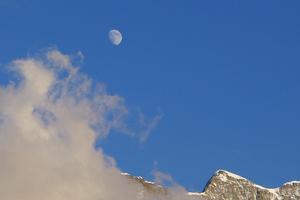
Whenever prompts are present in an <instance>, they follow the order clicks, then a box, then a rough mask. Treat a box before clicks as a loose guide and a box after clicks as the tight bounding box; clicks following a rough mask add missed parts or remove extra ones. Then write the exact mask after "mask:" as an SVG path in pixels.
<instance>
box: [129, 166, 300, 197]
mask: <svg viewBox="0 0 300 200" xmlns="http://www.w3.org/2000/svg"><path fill="white" fill-rule="evenodd" d="M127 176H129V177H130V178H131V179H132V180H135V181H137V182H138V183H140V184H142V185H143V187H144V188H145V190H147V191H149V192H151V193H152V192H154V193H158V194H160V195H161V194H166V195H167V194H168V189H166V188H163V187H162V186H160V185H155V184H154V183H152V182H148V181H146V180H144V179H143V178H141V177H133V176H130V175H127ZM187 196H188V198H187V199H191V200H300V181H292V182H288V183H285V184H284V185H282V186H281V187H279V188H274V189H270V188H264V187H262V186H259V185H256V184H254V183H252V182H251V181H249V180H247V179H246V178H244V177H241V176H238V175H236V174H233V173H230V172H228V171H225V170H218V171H217V172H215V174H214V175H213V176H212V177H211V179H210V180H209V181H208V183H207V184H206V186H205V188H204V190H203V192H188V193H187Z"/></svg>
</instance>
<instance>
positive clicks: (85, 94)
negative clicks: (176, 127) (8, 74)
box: [0, 50, 180, 200]
mask: <svg viewBox="0 0 300 200" xmlns="http://www.w3.org/2000/svg"><path fill="white" fill-rule="evenodd" d="M81 58H83V56H81ZM11 69H12V70H13V71H14V72H15V73H16V74H18V76H19V77H20V78H19V79H18V80H16V81H12V82H11V83H10V84H8V85H4V86H0V177H1V178H0V199H5V200H18V199H22V200H41V199H42V200H54V199H55V200H69V199H72V200H83V199H85V200H99V199H102V200H116V199H123V200H133V199H137V194H140V193H141V190H143V188H142V186H141V185H139V184H134V183H132V182H129V181H128V179H127V178H126V177H124V176H122V175H120V173H121V172H120V170H119V169H118V168H117V167H116V166H115V161H114V159H113V158H111V157H108V156H106V155H105V154H103V152H102V150H101V149H97V150H96V149H95V148H94V143H95V140H96V138H99V137H100V138H101V137H105V136H107V135H108V134H109V133H110V131H111V130H112V129H119V130H120V131H122V130H123V127H124V119H125V118H126V116H127V115H128V109H127V107H126V106H125V104H124V100H123V98H122V97H120V96H118V95H111V94H109V93H108V92H107V91H106V89H105V87H103V85H101V84H97V83H94V82H93V81H92V80H91V79H90V78H89V77H88V76H86V75H84V74H82V73H80V72H79V69H78V68H77V67H74V66H73V65H72V56H68V55H64V54H62V53H61V52H59V51H58V50H50V51H48V52H47V53H46V54H45V55H42V56H39V57H30V58H26V59H18V60H15V61H13V62H12V63H11ZM160 119H161V116H158V117H156V118H154V119H153V120H150V121H146V120H145V119H144V117H141V119H140V120H141V122H142V123H144V124H145V127H146V129H145V132H144V134H143V136H142V138H141V140H145V139H146V138H147V137H148V136H149V133H150V132H151V130H152V129H153V128H154V127H155V126H156V124H157V123H158V121H159V120H160ZM177 197H178V198H177ZM139 198H140V196H139ZM142 199H145V200H147V199H149V198H148V197H147V196H143V197H142ZM161 199H163V197H161ZM172 199H180V198H179V196H177V195H176V198H175V196H174V197H172Z"/></svg>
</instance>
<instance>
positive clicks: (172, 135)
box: [0, 0, 300, 191]
mask: <svg viewBox="0 0 300 200" xmlns="http://www.w3.org/2000/svg"><path fill="white" fill-rule="evenodd" d="M299 10H300V2H299V1H296V0H291V1H277V0H272V1H271V0H268V1H267V0H266V1H221V0H220V1H217V0H215V1H199V0H190V1H183V0H181V1H179V0H172V1H161V0H144V1H140V0H136V1H124V0H115V1H110V0H106V1H104V0H89V1H79V0H78V1H76V0H72V1H71V0H64V1H61V0H51V1H40V0H1V2H0V26H1V31H0V64H1V68H0V83H5V82H7V81H8V80H9V78H10V77H9V75H10V73H8V72H7V71H6V70H5V67H4V64H6V63H7V62H9V61H11V60H12V59H15V58H19V57H24V56H27V55H33V54H35V53H37V52H39V51H40V50H41V49H45V48H48V47H57V48H58V49H59V50H61V51H62V52H64V53H67V54H72V53H74V54H75V53H76V52H78V51H81V52H82V53H83V54H84V56H85V61H84V64H83V66H82V71H83V72H84V73H86V74H88V75H89V76H90V77H92V78H93V79H95V80H97V81H101V82H103V83H105V84H106V85H107V88H108V91H109V92H111V93H112V94H118V95H121V96H123V97H124V98H125V100H126V103H127V105H128V106H129V107H130V108H133V110H134V109H140V110H141V111H142V112H143V113H144V114H145V115H146V116H148V117H153V116H155V115H157V114H158V113H162V114H163V118H162V120H161V121H160V122H159V124H158V125H157V127H156V128H155V129H154V130H153V131H152V133H151V135H150V137H149V138H148V140H146V141H145V142H143V143H140V142H139V141H138V140H137V139H134V138H130V137H128V136H126V135H122V134H116V133H113V134H112V135H110V136H109V137H108V138H106V139H105V140H103V141H101V142H100V143H99V145H101V146H102V147H103V149H104V151H105V152H106V153H107V154H108V155H112V156H113V157H115V159H116V160H117V163H118V166H119V167H120V168H121V169H122V170H123V171H126V172H129V173H131V174H134V175H141V176H144V177H146V178H148V179H151V178H153V177H152V175H151V171H152V170H153V169H159V170H161V171H163V172H166V173H169V174H171V175H172V176H173V177H174V179H175V180H176V181H177V182H178V183H179V184H182V185H183V186H185V187H186V188H187V189H188V190H193V191H200V190H202V188H203V187H204V185H205V183H206V181H207V180H208V179H209V178H210V176H211V175H212V174H213V172H214V171H216V170H217V169H220V168H222V169H226V170H228V171H232V172H234V173H237V174H240V175H242V176H244V177H246V178H249V179H250V180H252V181H254V182H256V183H258V184H261V185H264V186H266V187H276V186H279V185H281V184H282V183H284V182H287V181H289V180H296V179H298V180H299V179H300V171H299V169H300V156H299V153H300V123H299V122H300V92H299V91H300V79H299V75H300V59H299V58H300V12H299ZM113 28H117V29H119V30H120V31H121V32H122V33H123V36H124V38H123V42H122V43H121V45H120V46H113V45H112V44H111V43H110V42H109V40H108V36H107V34H108V31H109V30H110V29H113Z"/></svg>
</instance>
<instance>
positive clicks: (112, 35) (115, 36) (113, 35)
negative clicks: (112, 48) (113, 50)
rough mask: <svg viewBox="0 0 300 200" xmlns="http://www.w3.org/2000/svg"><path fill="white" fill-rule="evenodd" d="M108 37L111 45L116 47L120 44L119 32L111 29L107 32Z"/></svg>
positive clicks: (120, 36)
mask: <svg viewBox="0 0 300 200" xmlns="http://www.w3.org/2000/svg"><path fill="white" fill-rule="evenodd" d="M108 37H109V40H110V42H111V43H112V44H113V45H116V46H118V45H119V44H120V43H121V42H122V39H123V37H122V34H121V32H120V31H118V30H116V29H113V30H110V31H109V32H108Z"/></svg>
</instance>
